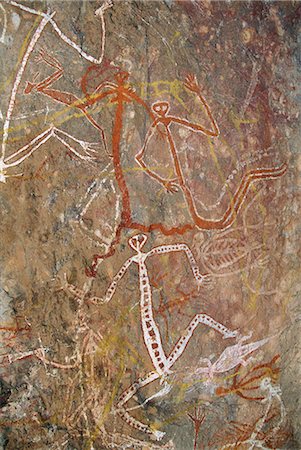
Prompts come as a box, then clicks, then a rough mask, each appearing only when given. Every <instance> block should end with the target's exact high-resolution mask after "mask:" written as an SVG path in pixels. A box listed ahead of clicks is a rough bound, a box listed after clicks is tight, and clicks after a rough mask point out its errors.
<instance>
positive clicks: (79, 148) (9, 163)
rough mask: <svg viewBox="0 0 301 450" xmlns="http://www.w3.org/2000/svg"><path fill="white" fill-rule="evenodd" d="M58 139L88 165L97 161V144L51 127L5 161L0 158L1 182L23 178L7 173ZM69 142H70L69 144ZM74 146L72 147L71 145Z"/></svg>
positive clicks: (20, 174)
mask: <svg viewBox="0 0 301 450" xmlns="http://www.w3.org/2000/svg"><path fill="white" fill-rule="evenodd" d="M52 137H54V138H56V139H57V140H58V141H60V142H61V143H62V144H64V146H65V147H66V148H67V149H68V150H69V151H70V152H71V153H72V154H73V155H74V156H75V157H77V158H79V159H81V160H82V161H85V162H86V163H93V162H95V161H97V156H96V155H97V152H96V148H97V146H98V145H99V143H97V142H86V141H82V140H80V139H76V138H75V137H74V136H71V135H70V134H68V133H66V132H65V131H63V130H60V129H59V128H56V127H55V126H54V125H51V126H50V127H49V128H48V129H47V130H46V131H43V132H42V133H41V134H39V135H38V136H36V137H35V138H34V139H32V140H31V141H30V142H29V143H28V144H26V145H24V146H23V147H21V148H20V149H19V150H17V151H16V152H14V153H12V154H11V155H10V156H7V157H6V158H4V159H1V158H0V182H2V183H6V179H7V178H14V177H21V176H22V175H23V174H22V173H19V174H17V175H15V174H8V173H7V171H8V170H9V169H11V168H14V167H17V166H19V165H20V164H22V163H23V161H25V160H26V159H27V158H29V157H30V156H31V155H32V154H33V153H34V152H35V151H36V150H38V149H39V148H40V147H41V146H42V145H43V144H45V143H46V142H47V141H48V140H49V139H50V138H52ZM68 141H69V142H68ZM71 144H72V145H71Z"/></svg>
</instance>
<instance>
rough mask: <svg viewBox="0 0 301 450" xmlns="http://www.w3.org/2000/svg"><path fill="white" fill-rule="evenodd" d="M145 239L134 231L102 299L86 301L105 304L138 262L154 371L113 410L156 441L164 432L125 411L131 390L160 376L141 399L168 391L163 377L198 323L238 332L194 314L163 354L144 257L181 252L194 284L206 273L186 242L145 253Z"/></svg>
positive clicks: (144, 326)
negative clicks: (159, 386)
mask: <svg viewBox="0 0 301 450" xmlns="http://www.w3.org/2000/svg"><path fill="white" fill-rule="evenodd" d="M146 240H147V236H146V235H144V234H138V235H135V236H133V237H132V238H130V239H129V245H130V247H131V248H132V249H133V250H135V252H136V253H137V254H136V255H135V256H132V257H130V258H129V259H128V260H127V261H126V262H125V263H124V264H123V265H122V267H121V269H120V270H119V271H118V273H117V274H116V275H115V276H114V278H113V281H112V282H111V284H110V286H109V287H108V289H107V291H106V294H105V296H104V297H103V298H98V297H92V298H91V299H90V302H93V303H99V302H101V303H108V302H109V301H110V300H111V299H112V297H113V295H114V293H115V291H116V289H117V286H118V283H119V282H120V280H121V279H122V278H123V277H124V275H125V274H126V272H127V270H128V269H129V267H130V266H131V265H132V264H133V263H135V264H137V265H138V272H139V288H140V312H141V324H142V331H143V338H144V343H145V346H146V348H147V350H148V353H149V356H150V359H151V361H152V364H153V366H154V369H155V370H154V371H151V372H149V373H147V374H146V375H145V376H144V377H141V378H139V379H138V380H137V381H135V382H134V383H133V384H132V385H131V386H130V387H129V388H128V389H126V390H125V391H124V393H123V394H122V395H121V396H120V398H119V399H118V401H117V404H116V408H115V410H114V412H115V413H118V414H119V416H120V417H121V418H122V419H123V420H125V422H127V423H128V424H129V425H131V426H132V427H134V428H136V429H138V430H140V431H142V432H144V433H147V434H149V435H151V436H153V437H155V438H156V439H157V440H160V439H162V437H163V436H164V434H165V433H163V432H162V431H159V430H155V429H153V428H151V427H150V426H148V425H145V424H143V423H142V422H140V421H138V420H137V419H135V418H134V417H133V416H131V415H130V414H129V412H128V411H131V410H132V409H137V407H136V408H129V409H126V408H125V404H126V403H127V402H128V401H129V400H130V399H131V398H132V397H133V396H134V395H135V393H136V392H137V391H138V390H139V389H141V388H142V387H144V386H146V385H148V384H150V383H151V382H153V381H155V380H157V379H161V382H162V383H164V386H163V389H162V390H161V391H159V392H158V393H156V394H155V395H153V396H152V397H150V398H149V399H147V400H146V401H145V402H144V404H145V403H146V402H148V401H149V400H150V399H153V398H155V397H159V396H163V395H165V394H167V393H168V392H169V390H170V388H171V387H170V385H169V384H168V383H167V382H166V377H167V376H168V375H169V374H170V373H171V368H172V366H173V365H174V363H175V362H176V361H177V360H178V359H179V358H180V356H181V355H182V353H183V352H184V350H185V348H186V346H187V344H188V342H189V341H190V339H191V337H192V335H193V332H194V331H195V329H196V328H197V327H198V325H200V324H203V325H206V326H208V327H210V328H212V329H213V330H215V331H217V332H218V333H220V334H222V336H223V337H224V338H225V339H227V338H235V337H238V331H231V330H229V329H228V328H226V327H225V326H224V325H222V324H220V323H219V322H217V321H215V320H214V319H212V318H211V317H210V316H208V315H207V314H196V315H195V316H194V317H193V319H192V320H191V321H190V323H189V325H188V326H187V328H186V330H185V332H184V334H183V335H182V336H181V337H180V339H179V340H178V342H177V343H176V345H175V347H174V349H173V350H172V351H171V353H170V354H169V356H167V355H166V354H165V352H164V349H163V346H162V342H161V335H160V331H159V329H158V326H157V324H156V322H155V319H154V317H153V305H152V292H151V286H150V280H149V276H148V271H147V267H146V259H147V258H149V257H151V256H153V255H163V254H167V253H171V252H184V253H185V254H186V256H187V259H188V261H189V264H190V267H191V270H192V273H193V276H194V278H195V280H196V282H197V284H198V286H202V285H206V284H208V282H209V279H208V277H207V276H206V275H202V274H201V273H200V271H199V268H198V266H197V264H196V261H195V259H194V256H193V254H192V252H191V250H190V248H189V247H188V246H187V245H186V244H182V243H179V244H171V245H161V246H158V247H154V248H153V249H152V250H150V251H149V252H147V253H145V252H143V251H142V247H143V246H144V244H145V242H146ZM140 406H141V405H139V406H138V407H140Z"/></svg>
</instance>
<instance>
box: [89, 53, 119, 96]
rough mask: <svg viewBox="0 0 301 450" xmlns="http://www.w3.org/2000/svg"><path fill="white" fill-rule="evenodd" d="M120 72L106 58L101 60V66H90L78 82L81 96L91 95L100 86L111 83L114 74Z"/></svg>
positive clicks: (117, 67)
mask: <svg viewBox="0 0 301 450" xmlns="http://www.w3.org/2000/svg"><path fill="white" fill-rule="evenodd" d="M120 70H121V69H120V67H119V66H115V65H114V64H113V63H112V61H111V60H109V59H106V58H104V59H103V61H102V64H101V65H96V64H91V66H89V67H88V69H87V70H86V72H85V73H84V75H83V77H82V78H81V81H80V85H81V89H82V92H83V94H85V95H86V96H89V95H91V94H93V92H94V91H95V90H96V89H98V88H99V86H101V85H102V84H104V83H106V82H110V81H113V80H114V78H115V75H116V72H119V71H120Z"/></svg>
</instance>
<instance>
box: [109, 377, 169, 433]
mask: <svg viewBox="0 0 301 450" xmlns="http://www.w3.org/2000/svg"><path fill="white" fill-rule="evenodd" d="M158 378H160V375H159V374H158V373H157V372H149V373H147V374H146V375H145V376H144V377H141V378H138V380H137V381H135V382H134V383H133V384H132V385H131V386H130V387H129V388H128V389H126V390H125V391H124V392H123V394H122V395H121V396H120V397H119V400H118V402H117V405H116V408H115V410H114V411H115V412H116V413H117V414H119V416H120V417H121V418H122V419H123V420H124V421H125V422H126V423H127V424H128V425H130V426H132V427H133V428H136V429H137V430H139V431H142V432H144V433H147V434H150V435H152V436H154V437H155V438H156V439H157V440H160V439H162V437H163V436H164V434H165V433H163V432H162V431H158V430H153V429H152V428H151V427H149V426H148V425H145V424H143V423H142V422H140V421H139V420H137V419H135V418H134V417H132V416H131V415H130V414H129V413H128V411H127V410H126V409H125V408H124V405H125V404H126V403H127V402H128V401H129V400H130V399H131V398H132V397H133V396H134V395H135V394H136V392H137V391H138V390H139V389H141V388H142V387H144V386H147V385H148V384H150V383H152V382H153V381H155V380H157V379H158Z"/></svg>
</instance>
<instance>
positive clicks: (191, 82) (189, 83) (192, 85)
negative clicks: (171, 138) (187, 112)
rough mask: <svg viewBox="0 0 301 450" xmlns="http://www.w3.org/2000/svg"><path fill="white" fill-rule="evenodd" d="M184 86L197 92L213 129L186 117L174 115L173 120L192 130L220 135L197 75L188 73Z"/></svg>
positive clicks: (209, 134)
mask: <svg viewBox="0 0 301 450" xmlns="http://www.w3.org/2000/svg"><path fill="white" fill-rule="evenodd" d="M184 86H185V87H186V88H187V89H188V90H189V91H191V92H194V93H196V94H197V96H198V98H199V100H200V102H201V103H202V105H203V106H204V108H205V111H206V113H207V116H208V118H209V119H210V122H211V125H212V129H211V130H209V129H208V128H205V127H203V126H202V125H199V124H197V123H193V122H189V121H188V120H185V119H179V118H178V117H172V122H175V123H178V124H180V125H183V126H185V127H187V128H190V129H191V130H195V131H200V132H201V133H203V134H205V135H206V136H211V137H217V136H218V135H219V128H218V126H217V123H216V121H215V119H214V117H213V115H212V113H211V111H210V108H209V105H208V103H207V102H206V100H205V98H204V97H203V96H202V94H201V88H200V86H199V84H198V82H197V79H196V77H195V76H194V75H188V76H187V77H186V79H185V82H184Z"/></svg>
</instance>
